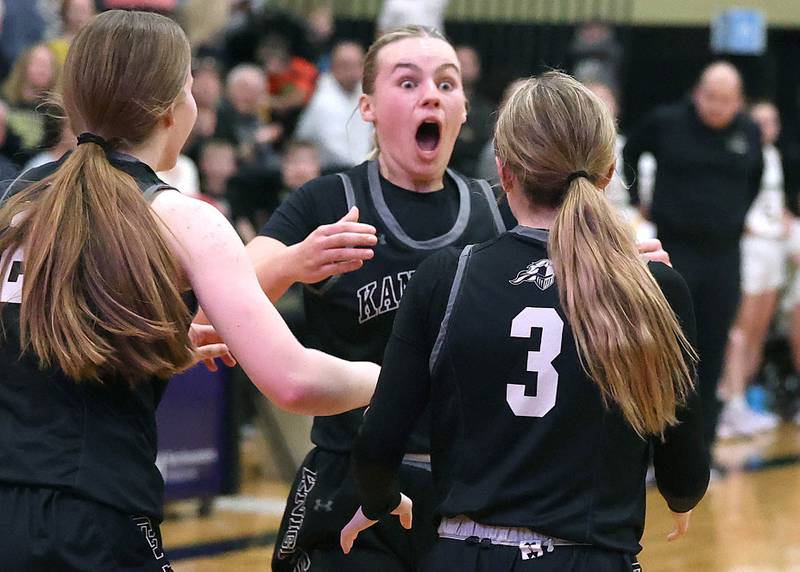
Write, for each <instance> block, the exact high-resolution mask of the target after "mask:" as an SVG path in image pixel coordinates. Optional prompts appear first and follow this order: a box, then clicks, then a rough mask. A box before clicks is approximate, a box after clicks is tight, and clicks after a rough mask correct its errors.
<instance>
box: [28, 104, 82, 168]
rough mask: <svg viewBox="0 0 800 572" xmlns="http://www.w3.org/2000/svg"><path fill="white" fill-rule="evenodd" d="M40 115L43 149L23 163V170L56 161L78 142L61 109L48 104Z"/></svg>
mask: <svg viewBox="0 0 800 572" xmlns="http://www.w3.org/2000/svg"><path fill="white" fill-rule="evenodd" d="M42 116H43V117H44V138H43V139H42V145H41V146H42V148H43V149H42V150H41V151H40V152H39V153H37V154H36V155H34V156H33V157H32V158H31V159H30V161H28V162H27V163H26V164H25V167H24V168H23V171H27V170H28V169H33V168H34V167H38V166H40V165H44V164H45V163H51V162H52V161H57V160H58V159H60V158H61V157H62V156H63V155H64V154H65V153H67V152H68V151H72V150H73V149H75V147H76V145H77V143H78V139H77V137H76V136H75V133H73V132H72V129H71V128H70V125H69V121H68V120H67V118H66V117H65V115H64V111H63V110H62V109H60V108H58V107H56V106H48V107H46V108H45V109H42Z"/></svg>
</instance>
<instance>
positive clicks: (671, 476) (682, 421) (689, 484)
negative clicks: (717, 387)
mask: <svg viewBox="0 0 800 572" xmlns="http://www.w3.org/2000/svg"><path fill="white" fill-rule="evenodd" d="M650 271H651V272H652V273H653V276H654V277H655V279H656V281H657V282H658V284H659V286H660V287H661V290H662V292H664V296H665V297H666V299H667V301H668V302H669V304H670V306H671V307H672V309H673V311H674V312H675V314H676V315H677V317H678V320H679V321H680V323H681V326H682V327H683V332H684V334H685V335H686V338H687V339H688V340H689V342H690V343H691V344H692V345H693V346H695V347H696V340H697V327H696V325H695V318H694V308H693V306H692V299H691V295H690V294H689V288H688V286H687V285H686V282H685V281H684V280H683V278H682V277H681V275H680V274H678V273H677V272H676V271H674V270H672V269H671V268H669V267H668V266H666V265H664V264H661V263H650ZM678 421H679V423H678V424H677V425H674V426H672V427H670V428H669V429H667V431H666V432H665V435H664V440H663V441H661V440H660V439H658V438H656V439H654V450H653V466H654V468H655V472H656V483H657V484H658V490H659V491H660V492H661V494H662V495H663V497H664V499H665V500H666V501H667V505H668V506H669V508H670V509H671V510H672V511H674V512H687V511H689V510H691V509H692V508H694V506H695V505H696V504H697V503H698V502H700V499H702V498H703V495H704V494H705V492H706V488H708V476H709V468H710V467H709V458H708V453H707V451H706V447H705V444H704V439H703V417H702V411H701V409H700V398H699V396H698V394H697V391H696V390H695V391H693V392H692V393H691V394H690V395H689V397H688V399H687V403H686V404H685V406H683V407H680V408H679V410H678Z"/></svg>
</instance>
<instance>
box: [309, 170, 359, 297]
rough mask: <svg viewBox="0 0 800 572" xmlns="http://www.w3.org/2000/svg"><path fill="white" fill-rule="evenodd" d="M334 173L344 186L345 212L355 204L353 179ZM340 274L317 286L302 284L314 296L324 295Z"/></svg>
mask: <svg viewBox="0 0 800 572" xmlns="http://www.w3.org/2000/svg"><path fill="white" fill-rule="evenodd" d="M336 175H337V176H338V177H339V179H340V180H341V181H342V186H343V187H344V198H345V200H346V201H347V212H350V209H352V208H353V207H354V206H356V193H355V191H354V190H353V181H352V179H350V175H348V174H347V173H337V174H336ZM340 276H341V274H336V275H334V276H331V277H330V278H328V279H327V280H326V281H325V283H324V284H322V285H321V286H320V287H319V288H317V287H316V286H312V285H311V284H304V285H303V286H304V287H305V289H306V290H308V291H309V292H311V293H312V294H314V295H316V296H324V295H325V293H326V292H327V291H328V290H330V289H331V287H332V286H333V285H334V284H336V282H338V281H339V277H340Z"/></svg>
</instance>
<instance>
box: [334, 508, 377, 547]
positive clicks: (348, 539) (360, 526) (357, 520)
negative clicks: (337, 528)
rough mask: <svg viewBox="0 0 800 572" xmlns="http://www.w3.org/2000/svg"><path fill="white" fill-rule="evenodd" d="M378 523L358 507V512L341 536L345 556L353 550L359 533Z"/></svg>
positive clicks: (340, 543) (340, 540) (340, 541)
mask: <svg viewBox="0 0 800 572" xmlns="http://www.w3.org/2000/svg"><path fill="white" fill-rule="evenodd" d="M376 522H378V521H377V520H370V519H368V518H367V517H366V516H364V513H363V512H362V511H361V507H358V510H357V511H356V513H355V514H354V515H353V518H351V519H350V522H348V523H347V524H346V525H345V526H344V528H343V529H342V532H341V533H340V534H339V545H340V546H341V547H342V552H344V553H345V554H350V550H351V549H352V548H353V543H354V542H355V541H356V538H358V533H359V532H361V531H362V530H366V529H368V528H369V527H370V526H372V525H373V524H375V523H376Z"/></svg>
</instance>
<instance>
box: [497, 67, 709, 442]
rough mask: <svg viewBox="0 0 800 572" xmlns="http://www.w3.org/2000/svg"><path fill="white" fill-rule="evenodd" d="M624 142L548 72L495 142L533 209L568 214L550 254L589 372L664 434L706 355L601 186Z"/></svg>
mask: <svg viewBox="0 0 800 572" xmlns="http://www.w3.org/2000/svg"><path fill="white" fill-rule="evenodd" d="M615 137H616V130H615V126H614V122H613V120H612V119H611V116H610V114H609V113H608V111H607V110H606V109H605V106H604V105H603V103H602V102H601V101H600V100H599V99H598V98H597V97H596V96H595V95H593V94H592V93H591V92H590V91H589V90H587V89H586V88H585V87H583V86H582V85H581V84H579V83H578V82H577V81H575V80H574V79H572V78H571V77H569V76H567V75H564V74H561V73H558V72H548V73H546V74H544V75H542V76H541V77H539V78H532V79H530V80H528V81H527V82H526V83H525V84H524V85H523V86H522V87H521V88H519V89H518V90H517V91H516V92H515V93H514V94H513V95H512V96H511V98H510V99H509V101H508V102H507V103H506V104H505V106H504V107H503V110H502V111H501V113H500V117H499V119H498V123H497V129H496V135H495V143H496V147H497V154H498V157H499V158H500V159H501V161H502V162H503V163H504V164H505V165H506V166H507V167H509V168H510V169H511V170H512V172H513V173H514V174H515V176H517V177H518V178H519V180H520V182H521V184H522V186H523V189H525V192H526V196H527V197H528V199H529V200H530V201H531V204H532V205H540V206H543V207H549V208H558V209H559V211H558V215H557V217H556V220H555V222H554V224H553V227H552V228H551V231H550V238H549V242H548V253H549V257H550V259H551V261H552V263H553V266H554V269H555V275H556V283H557V284H558V288H559V296H560V301H561V306H562V308H563V310H564V312H565V313H566V316H567V319H568V320H569V323H570V325H571V327H572V331H573V335H574V337H575V342H576V345H577V347H578V350H579V354H580V357H581V360H582V362H583V365H584V368H585V370H586V371H587V373H588V374H589V376H590V377H591V378H592V380H594V382H595V383H596V384H597V385H598V387H599V389H600V392H601V394H602V396H603V399H604V401H605V402H606V404H611V403H614V404H616V405H617V406H618V407H619V409H620V410H621V412H622V414H623V415H624V416H625V419H626V420H627V421H628V423H629V424H630V425H631V427H632V428H633V429H634V431H636V432H637V433H638V434H639V435H641V436H645V435H653V434H655V435H663V433H664V430H665V429H666V428H667V427H668V426H670V425H674V424H675V423H677V417H676V408H677V407H678V406H679V405H681V404H682V403H684V402H685V400H686V397H687V395H688V393H689V392H690V391H691V389H692V386H693V367H692V366H693V361H695V360H696V354H695V352H694V350H693V348H692V347H691V344H690V343H689V342H688V341H687V339H686V337H685V336H684V334H683V331H682V329H681V326H680V324H679V323H678V320H677V318H676V316H675V314H674V312H673V311H672V309H671V307H670V306H669V304H668V302H667V300H666V299H665V298H664V295H663V294H662V292H661V290H660V288H659V287H658V284H657V283H656V281H655V279H654V278H653V276H652V275H651V274H650V272H649V270H648V269H647V267H646V265H645V263H644V262H643V261H642V260H641V259H640V257H639V255H638V252H637V249H636V244H635V242H634V240H633V236H632V232H631V231H630V229H629V228H627V227H626V226H625V224H624V223H623V222H622V221H621V219H620V218H619V217H618V215H617V214H616V212H615V211H614V209H613V207H612V206H611V205H610V204H609V203H608V201H607V200H606V199H605V197H604V196H603V194H602V193H601V192H600V189H599V188H598V187H597V186H596V184H595V182H598V181H600V179H601V178H602V177H604V176H606V173H607V171H608V170H609V168H610V167H611V166H612V165H613V163H614V140H615ZM576 171H585V173H586V176H579V177H574V178H571V177H570V174H571V173H574V172H576Z"/></svg>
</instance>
